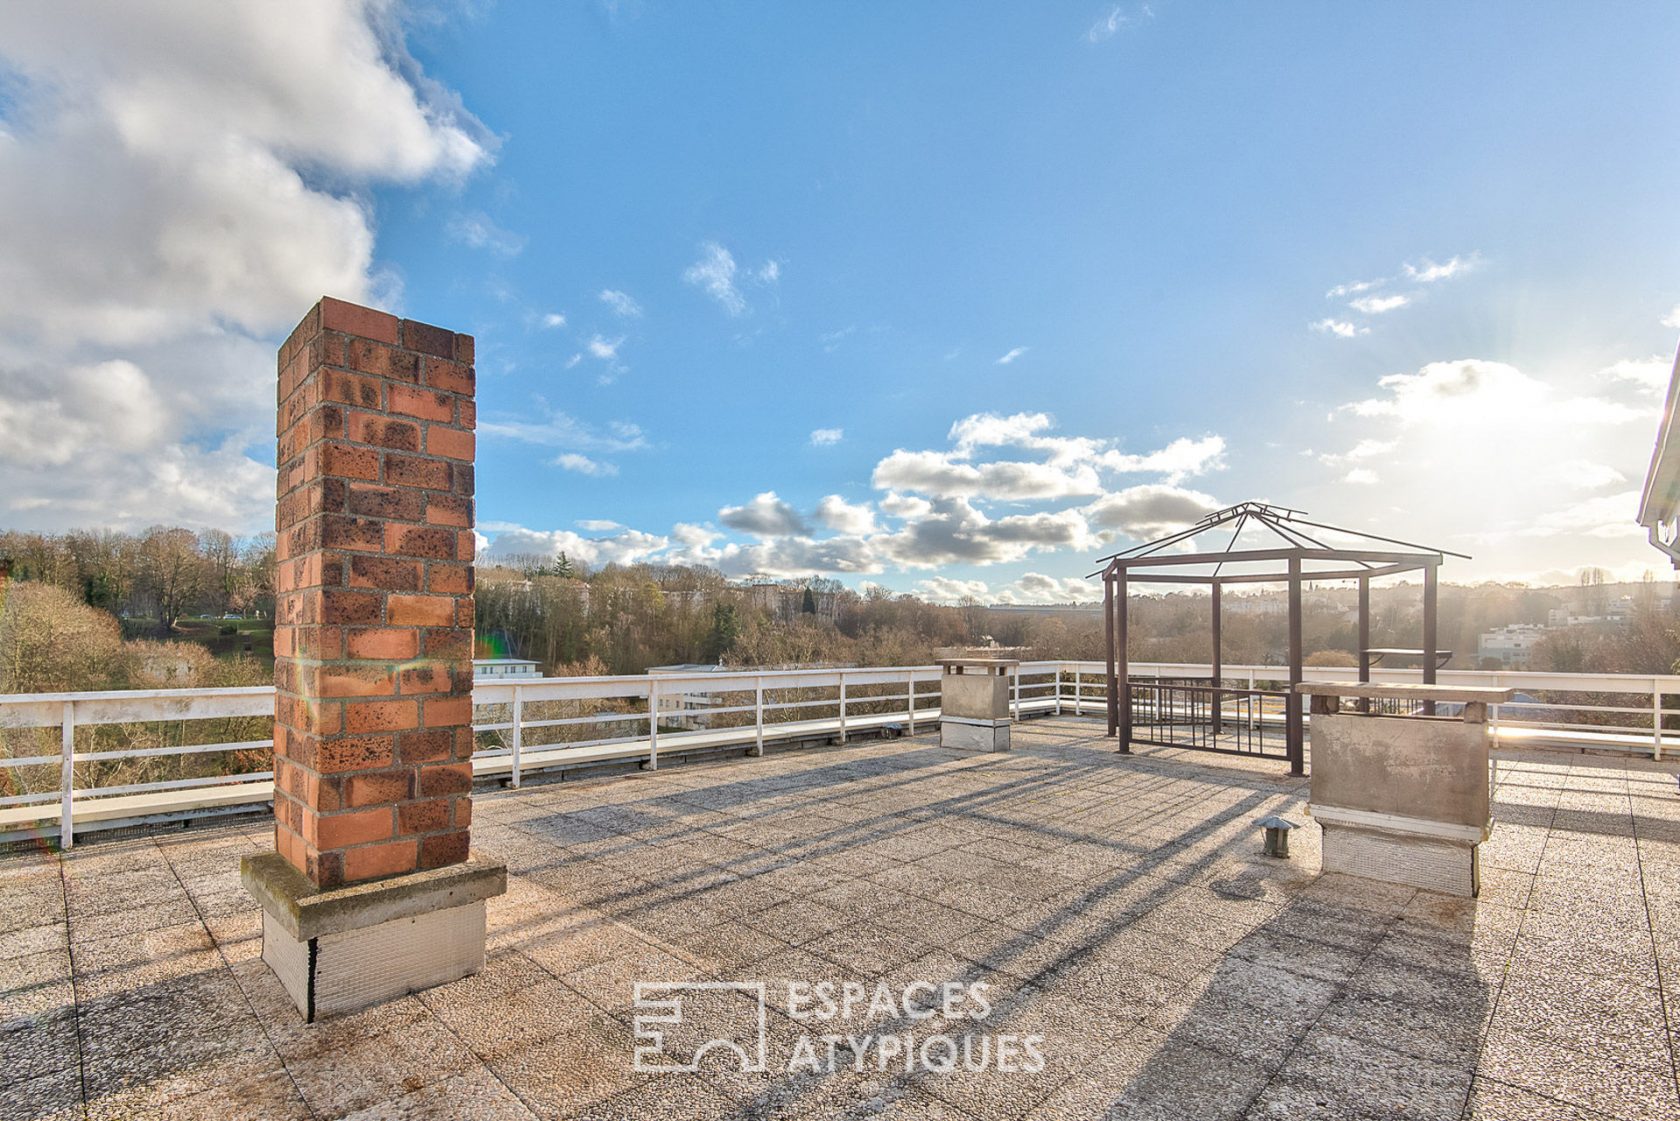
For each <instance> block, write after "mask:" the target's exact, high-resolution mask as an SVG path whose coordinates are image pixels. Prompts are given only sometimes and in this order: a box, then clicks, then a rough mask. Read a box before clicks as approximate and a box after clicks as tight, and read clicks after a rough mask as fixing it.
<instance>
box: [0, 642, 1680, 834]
mask: <svg viewBox="0 0 1680 1121" xmlns="http://www.w3.org/2000/svg"><path fill="white" fill-rule="evenodd" d="M1130 671H1131V676H1132V678H1133V679H1134V680H1137V679H1143V680H1149V679H1154V678H1206V677H1207V676H1208V675H1209V674H1210V672H1211V668H1210V667H1209V666H1208V665H1206V664H1200V665H1195V664H1172V663H1135V662H1134V663H1132V664H1131V666H1130ZM1286 675H1287V671H1286V670H1285V669H1284V668H1283V667H1281V666H1253V665H1230V666H1224V667H1222V671H1221V680H1222V681H1223V682H1225V683H1227V684H1229V685H1230V686H1231V687H1232V688H1233V689H1240V688H1242V687H1244V685H1245V684H1246V686H1247V687H1248V688H1250V689H1254V688H1258V687H1259V686H1260V685H1261V683H1263V682H1277V681H1280V680H1282V679H1283V678H1284V677H1285V676H1286ZM1416 675H1417V671H1416V670H1410V671H1407V670H1391V669H1376V670H1373V671H1372V674H1371V676H1372V679H1373V680H1375V681H1378V682H1384V681H1410V680H1416ZM1307 676H1308V677H1311V678H1317V679H1320V680H1349V679H1351V678H1352V677H1353V676H1354V671H1352V670H1344V669H1314V670H1309V671H1308V674H1307ZM939 680H940V670H939V667H937V666H893V667H882V668H858V669H813V670H763V671H758V670H743V671H739V672H721V673H693V674H658V675H652V676H620V677H578V678H525V679H518V678H515V679H502V680H488V679H480V680H479V681H477V682H476V683H475V685H474V690H473V702H474V710H475V713H474V726H475V731H476V732H477V733H478V740H479V749H478V751H477V752H476V753H475V755H474V761H473V765H474V771H475V773H477V774H479V775H484V776H504V777H506V779H507V781H509V782H511V783H512V784H513V785H516V786H517V785H518V784H519V783H520V782H521V781H522V780H523V778H524V777H525V775H526V774H527V773H528V772H530V771H533V770H548V769H552V768H556V767H567V766H574V767H575V766H578V765H581V764H586V763H593V762H601V761H606V760H615V759H617V760H625V759H630V760H637V761H640V762H641V763H642V765H643V766H645V767H648V768H650V769H652V768H657V767H658V766H659V759H660V756H661V754H670V753H673V752H689V751H703V750H713V749H718V748H740V747H746V748H747V750H748V753H749V754H753V755H762V754H763V752H764V747H765V744H766V742H767V741H769V740H780V741H786V740H798V739H820V738H833V739H838V740H839V741H841V742H844V741H845V740H846V738H847V737H848V736H849V735H851V734H853V733H860V732H874V731H878V730H880V729H882V728H884V727H885V726H888V725H894V724H896V725H899V726H900V728H901V729H902V730H903V731H905V732H906V733H910V734H914V733H915V732H916V731H917V728H918V725H919V724H921V725H926V724H927V723H928V722H930V721H933V720H936V719H937V718H938V715H939V708H938V703H939ZM1439 680H1440V682H1441V683H1442V684H1475V685H1487V686H1493V687H1503V688H1515V689H1518V690H1521V691H1522V692H1524V693H1528V694H1545V695H1547V696H1546V697H1545V698H1543V699H1542V700H1541V701H1540V702H1538V703H1533V704H1525V703H1514V704H1507V705H1499V706H1495V707H1494V710H1493V713H1492V716H1491V719H1492V723H1493V725H1494V728H1495V731H1496V734H1497V735H1498V736H1499V742H1500V744H1501V746H1506V747H1512V746H1515V747H1522V746H1528V745H1542V746H1569V747H1577V748H1581V747H1584V748H1598V749H1605V750H1615V751H1626V752H1635V753H1640V754H1647V755H1649V756H1651V757H1654V758H1657V759H1660V758H1662V756H1663V753H1664V752H1665V751H1672V750H1675V749H1676V748H1680V728H1677V729H1676V730H1673V731H1671V732H1669V733H1668V735H1667V736H1665V734H1664V729H1663V727H1662V722H1663V720H1664V718H1665V717H1674V716H1680V707H1667V706H1666V705H1665V703H1664V700H1665V697H1666V698H1669V699H1670V700H1672V701H1674V702H1676V703H1680V675H1668V674H1659V675H1630V674H1560V673H1530V672H1504V671H1499V672H1491V671H1488V672H1484V671H1467V670H1443V671H1441V673H1440V674H1439ZM1560 695H1561V696H1562V697H1563V698H1564V699H1552V698H1555V697H1558V696H1560ZM1106 704H1107V690H1106V688H1105V686H1104V667H1103V663H1101V662H1095V661H1035V662H1025V663H1022V665H1021V667H1020V670H1019V672H1018V674H1017V675H1016V676H1015V678H1014V680H1013V681H1012V683H1011V705H1012V707H1013V710H1014V713H1015V715H1016V716H1018V717H1019V716H1023V715H1032V714H1042V713H1050V712H1054V713H1056V714H1064V713H1065V714H1070V715H1076V716H1101V715H1103V713H1104V711H1105V707H1106ZM273 706H274V690H273V689H272V688H268V687H264V686H258V687H248V688H227V689H171V690H140V691H128V692H111V693H53V694H25V695H13V696H0V738H3V739H4V742H5V751H4V753H0V790H3V791H4V793H0V836H3V835H7V834H11V833H17V832H20V831H26V830H31V829H36V830H46V831H48V832H52V831H54V826H56V832H57V833H58V835H59V837H60V838H61V843H62V844H64V845H65V846H66V847H68V846H69V845H70V844H72V843H73V841H74V834H75V830H76V828H77V827H78V826H81V827H83V828H87V827H96V826H109V825H112V824H126V823H127V822H129V821H133V820H140V819H147V818H156V817H158V816H177V817H187V816H194V815H196V814H199V813H204V812H212V811H214V810H215V809H217V808H237V807H241V806H249V805H252V804H260V803H262V802H265V801H267V800H268V799H269V798H271V797H272V791H273V787H272V779H273V775H272V773H271V771H269V770H266V769H264V770H251V771H237V770H234V769H232V768H231V766H230V761H229V760H227V759H225V758H223V759H220V760H215V761H213V765H212V766H210V767H208V768H205V770H206V772H207V773H202V774H190V775H177V776H174V777H163V778H152V777H146V778H145V779H144V781H127V782H112V781H110V778H111V776H110V773H109V772H110V770H111V769H112V768H111V766H107V767H106V768H104V770H105V774H104V776H103V777H101V776H100V775H99V774H98V772H99V770H100V768H99V767H98V766H97V765H99V764H107V765H116V764H123V763H133V762H135V761H140V760H159V761H161V760H169V759H172V760H175V761H176V762H177V764H179V763H183V762H186V761H188V760H190V759H191V758H192V757H194V756H202V755H223V754H225V753H227V752H235V751H256V750H262V751H267V750H269V749H270V748H271V747H272V741H271V740H269V739H249V740H216V741H214V742H205V743H192V742H187V741H188V740H190V739H192V738H199V737H196V736H193V735H190V734H189V733H188V729H189V728H190V727H202V725H201V724H197V723H196V722H202V721H208V720H214V719H246V718H253V717H267V716H270V715H272V713H273ZM1275 718H1276V719H1282V713H1281V711H1280V712H1279V713H1277V714H1275ZM1677 723H1680V722H1677ZM157 725H166V726H167V725H178V730H177V731H176V733H175V734H174V735H173V736H169V735H161V736H160V735H156V734H154V735H152V736H150V737H149V738H148V737H144V736H140V737H133V736H129V735H128V734H127V729H129V728H131V727H133V726H146V727H154V726H157ZM102 726H120V727H115V728H113V732H114V733H117V734H121V735H123V737H124V738H123V739H122V740H121V741H120V742H114V743H108V744H103V745H97V746H95V747H88V748H85V749H81V750H78V747H77V732H78V730H79V729H82V730H91V729H98V728H100V727H102ZM31 730H32V731H33V732H34V735H33V736H30V735H28V734H27V733H29V732H30V731H31ZM18 733H25V734H23V735H19V734H18ZM49 733H56V735H49ZM91 734H92V735H97V733H91ZM207 734H209V735H214V733H213V732H211V733H207ZM171 738H173V739H177V740H179V741H181V742H175V743H169V742H158V741H160V740H168V739H171ZM55 741H56V742H55ZM31 742H32V743H33V744H34V745H35V746H33V747H32V746H31ZM78 767H80V768H82V771H83V774H82V776H80V777H81V781H80V782H79V781H78V779H79V776H78V773H77V771H78ZM90 772H91V773H90ZM130 777H135V776H130ZM31 787H33V789H31Z"/></svg>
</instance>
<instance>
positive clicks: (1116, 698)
mask: <svg viewBox="0 0 1680 1121" xmlns="http://www.w3.org/2000/svg"><path fill="white" fill-rule="evenodd" d="M1103 639H1104V643H1105V646H1106V648H1107V656H1108V666H1107V674H1108V675H1107V676H1106V677H1105V678H1104V679H1103V692H1105V693H1107V694H1108V734H1109V735H1111V736H1116V735H1119V734H1120V690H1119V687H1118V686H1117V685H1115V683H1114V578H1113V577H1112V576H1109V575H1108V574H1106V573H1105V574H1104V575H1103Z"/></svg>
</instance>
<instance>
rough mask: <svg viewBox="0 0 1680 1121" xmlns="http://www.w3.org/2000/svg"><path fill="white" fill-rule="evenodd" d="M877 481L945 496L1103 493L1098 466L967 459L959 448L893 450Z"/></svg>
mask: <svg viewBox="0 0 1680 1121" xmlns="http://www.w3.org/2000/svg"><path fill="white" fill-rule="evenodd" d="M873 482H874V485H875V486H876V487H878V488H880V489H882V490H907V491H919V492H921V493H923V494H933V495H941V496H947V497H953V496H963V497H985V498H993V499H998V500H1001V501H1023V500H1028V499H1050V498H1067V497H1074V496H1081V495H1092V494H1100V493H1102V481H1101V480H1100V479H1099V478H1098V477H1097V472H1096V470H1095V469H1094V468H1092V467H1090V466H1088V465H1081V466H1077V467H1073V468H1071V469H1066V468H1062V467H1057V466H1055V465H1053V464H1049V463H1031V462H1025V461H1020V460H995V461H992V462H989V463H980V464H974V463H967V462H963V461H962V460H961V459H960V458H959V457H958V455H957V454H956V453H953V452H935V451H918V452H912V451H905V450H903V449H902V448H901V449H899V450H897V451H894V452H892V453H891V454H890V455H888V456H887V457H886V458H884V459H882V460H881V461H880V462H879V463H877V464H876V465H875V473H874V476H873Z"/></svg>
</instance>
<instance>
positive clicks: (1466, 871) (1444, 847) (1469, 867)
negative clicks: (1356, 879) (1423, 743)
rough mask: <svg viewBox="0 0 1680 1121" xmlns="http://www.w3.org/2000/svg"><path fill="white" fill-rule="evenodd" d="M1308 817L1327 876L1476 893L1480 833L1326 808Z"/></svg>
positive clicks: (1449, 892) (1466, 894)
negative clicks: (1315, 827)
mask: <svg viewBox="0 0 1680 1121" xmlns="http://www.w3.org/2000/svg"><path fill="white" fill-rule="evenodd" d="M1308 812H1309V813H1310V814H1312V816H1313V819H1314V820H1316V821H1317V822H1318V823H1319V825H1320V826H1321V827H1322V828H1323V830H1324V839H1323V868H1324V871H1326V872H1341V873H1343V874H1345V875H1349V876H1360V877H1363V878H1365V879H1368V880H1383V881H1385V882H1387V883H1391V884H1405V885H1406V886H1408V887H1415V888H1421V889H1422V890H1424V891H1439V892H1443V893H1445V894H1447V895H1460V896H1464V897H1466V898H1473V897H1474V896H1476V895H1478V894H1480V893H1481V889H1482V876H1481V856H1480V850H1479V842H1481V841H1483V840H1486V833H1485V832H1484V831H1481V830H1477V829H1474V828H1473V827H1466V826H1452V825H1444V824H1442V823H1440V822H1432V821H1418V820H1415V819H1408V818H1402V817H1399V816H1397V815H1394V814H1375V813H1360V812H1358V811H1348V810H1341V809H1337V808H1333V807H1326V806H1311V807H1309V808H1308Z"/></svg>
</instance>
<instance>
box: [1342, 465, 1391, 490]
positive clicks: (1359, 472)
mask: <svg viewBox="0 0 1680 1121" xmlns="http://www.w3.org/2000/svg"><path fill="white" fill-rule="evenodd" d="M1342 482H1344V483H1352V484H1354V485H1355V486H1362V487H1370V486H1376V485H1377V483H1379V482H1381V480H1380V479H1378V478H1377V473H1376V472H1375V471H1373V470H1371V469H1370V468H1369V467H1355V468H1354V469H1353V470H1352V471H1349V472H1348V473H1347V474H1346V475H1343V476H1342Z"/></svg>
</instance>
